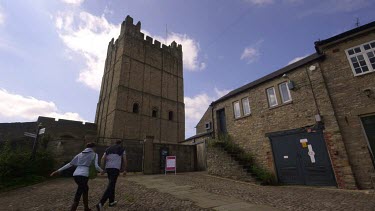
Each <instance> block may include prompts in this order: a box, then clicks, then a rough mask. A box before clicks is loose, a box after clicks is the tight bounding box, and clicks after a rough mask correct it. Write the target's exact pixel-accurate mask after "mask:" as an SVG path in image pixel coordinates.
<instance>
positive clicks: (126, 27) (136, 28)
mask: <svg viewBox="0 0 375 211" xmlns="http://www.w3.org/2000/svg"><path fill="white" fill-rule="evenodd" d="M133 21H134V20H133V18H132V17H130V16H129V15H128V16H126V18H125V20H124V21H123V22H122V24H121V31H120V35H119V37H118V39H116V41H114V39H113V38H112V39H111V41H110V42H109V43H108V52H107V56H108V54H109V53H110V52H111V51H112V50H113V49H114V48H115V47H116V46H117V43H118V40H119V39H121V38H122V37H123V36H131V37H134V38H137V39H139V40H143V42H144V43H146V44H148V45H150V46H153V47H155V48H156V49H160V50H163V51H167V52H169V53H171V54H172V55H175V56H178V57H180V56H182V45H181V44H177V43H176V42H175V41H173V42H172V43H171V44H170V45H168V46H167V45H164V44H162V43H161V42H160V41H158V40H156V39H155V40H154V39H153V38H152V37H150V36H146V37H145V34H144V33H142V32H141V22H140V21H138V22H137V24H135V25H134V23H133Z"/></svg>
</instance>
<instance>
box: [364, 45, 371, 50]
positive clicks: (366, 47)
mask: <svg viewBox="0 0 375 211" xmlns="http://www.w3.org/2000/svg"><path fill="white" fill-rule="evenodd" d="M363 47H364V48H365V50H368V49H370V48H371V47H370V44H366V45H364V46H363Z"/></svg>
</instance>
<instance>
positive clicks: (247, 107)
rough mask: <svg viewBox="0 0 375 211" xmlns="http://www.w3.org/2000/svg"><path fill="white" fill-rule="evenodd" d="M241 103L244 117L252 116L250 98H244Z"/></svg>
mask: <svg viewBox="0 0 375 211" xmlns="http://www.w3.org/2000/svg"><path fill="white" fill-rule="evenodd" d="M241 102H242V110H243V115H244V116H247V115H250V113H251V109H250V102H249V98H248V97H246V98H243V99H242V100H241Z"/></svg>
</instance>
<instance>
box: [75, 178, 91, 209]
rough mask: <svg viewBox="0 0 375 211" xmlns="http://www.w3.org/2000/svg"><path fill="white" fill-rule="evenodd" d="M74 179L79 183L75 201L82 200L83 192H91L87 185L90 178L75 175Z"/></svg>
mask: <svg viewBox="0 0 375 211" xmlns="http://www.w3.org/2000/svg"><path fill="white" fill-rule="evenodd" d="M74 181H75V182H76V183H77V185H78V187H77V191H76V195H75V196H74V202H77V203H78V202H79V201H80V200H81V196H82V194H85V193H86V194H87V193H88V192H89V186H88V185H87V183H88V181H89V178H88V177H84V176H74Z"/></svg>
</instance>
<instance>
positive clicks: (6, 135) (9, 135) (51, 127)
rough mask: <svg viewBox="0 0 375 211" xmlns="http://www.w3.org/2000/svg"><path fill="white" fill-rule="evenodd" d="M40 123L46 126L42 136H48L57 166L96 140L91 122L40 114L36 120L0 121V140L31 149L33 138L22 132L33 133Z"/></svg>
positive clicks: (93, 125) (49, 147)
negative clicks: (56, 118)
mask: <svg viewBox="0 0 375 211" xmlns="http://www.w3.org/2000/svg"><path fill="white" fill-rule="evenodd" d="M40 123H41V124H42V127H43V128H46V132H45V134H43V135H42V136H49V137H50V140H49V142H48V143H47V149H48V150H51V151H52V153H53V154H54V157H55V159H56V165H57V166H60V165H62V164H64V163H67V162H68V161H70V160H71V159H72V158H73V157H74V156H75V155H76V154H78V153H79V152H81V151H82V150H83V149H84V148H85V145H86V143H87V142H96V125H95V124H93V123H88V122H86V123H83V122H80V121H71V120H64V119H59V120H57V121H56V120H55V118H50V117H42V116H40V117H38V120H37V121H36V122H23V123H18V122H16V123H0V142H1V141H3V140H10V141H12V142H14V143H15V145H17V146H20V147H25V148H29V149H31V148H32V145H33V141H34V139H33V138H29V137H26V136H24V132H29V133H34V134H35V133H36V130H37V126H38V125H39V124H40ZM42 136H41V137H42ZM40 141H41V139H39V142H40ZM39 147H41V146H40V144H39Z"/></svg>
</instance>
